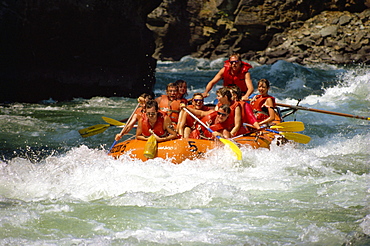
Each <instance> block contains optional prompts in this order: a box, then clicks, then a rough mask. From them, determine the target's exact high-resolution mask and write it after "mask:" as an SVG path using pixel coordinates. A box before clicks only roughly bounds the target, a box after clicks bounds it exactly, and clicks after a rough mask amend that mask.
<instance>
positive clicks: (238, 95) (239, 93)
mask: <svg viewBox="0 0 370 246" xmlns="http://www.w3.org/2000/svg"><path fill="white" fill-rule="evenodd" d="M229 90H231V91H232V93H235V94H236V99H237V100H240V99H241V98H242V91H241V90H240V88H239V86H237V85H233V86H229Z"/></svg>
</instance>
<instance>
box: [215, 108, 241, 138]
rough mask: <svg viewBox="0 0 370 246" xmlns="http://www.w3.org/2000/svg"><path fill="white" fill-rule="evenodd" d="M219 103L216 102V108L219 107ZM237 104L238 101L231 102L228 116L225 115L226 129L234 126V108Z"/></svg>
mask: <svg viewBox="0 0 370 246" xmlns="http://www.w3.org/2000/svg"><path fill="white" fill-rule="evenodd" d="M221 105H222V104H221V103H218V104H217V106H218V108H220V107H221ZM238 106H239V102H237V101H233V104H231V105H230V106H229V107H230V114H229V117H227V120H226V121H225V123H226V125H227V128H226V130H228V131H231V130H232V129H233V128H234V126H235V109H236V107H238Z"/></svg>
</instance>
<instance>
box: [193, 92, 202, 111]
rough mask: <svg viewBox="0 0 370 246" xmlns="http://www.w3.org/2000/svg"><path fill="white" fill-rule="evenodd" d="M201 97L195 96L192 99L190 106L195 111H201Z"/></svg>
mask: <svg viewBox="0 0 370 246" xmlns="http://www.w3.org/2000/svg"><path fill="white" fill-rule="evenodd" d="M203 103H204V101H203V97H202V96H201V95H196V96H194V97H193V100H192V104H193V106H194V108H195V109H201V108H202V107H203Z"/></svg>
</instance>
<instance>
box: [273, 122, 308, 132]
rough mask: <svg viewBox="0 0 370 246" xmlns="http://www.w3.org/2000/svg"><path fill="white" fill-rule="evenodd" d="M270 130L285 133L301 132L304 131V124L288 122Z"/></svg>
mask: <svg viewBox="0 0 370 246" xmlns="http://www.w3.org/2000/svg"><path fill="white" fill-rule="evenodd" d="M270 128H271V129H277V130H279V131H284V132H301V131H303V130H304V124H303V122H300V121H287V122H281V123H279V124H276V125H274V126H271V127H270Z"/></svg>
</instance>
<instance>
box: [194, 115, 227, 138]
mask: <svg viewBox="0 0 370 246" xmlns="http://www.w3.org/2000/svg"><path fill="white" fill-rule="evenodd" d="M216 117H217V111H215V112H212V113H210V114H208V115H206V116H204V117H203V118H202V119H201V121H202V122H203V123H204V124H205V125H207V126H209V128H210V129H211V130H212V131H215V132H218V131H220V130H222V129H225V128H226V126H227V125H226V123H225V122H222V123H215V121H216ZM190 138H195V139H200V138H207V139H213V135H212V133H211V132H210V131H209V130H208V129H206V128H205V127H204V126H203V125H202V124H200V123H198V124H197V125H196V128H195V130H193V131H192V132H191V134H190Z"/></svg>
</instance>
